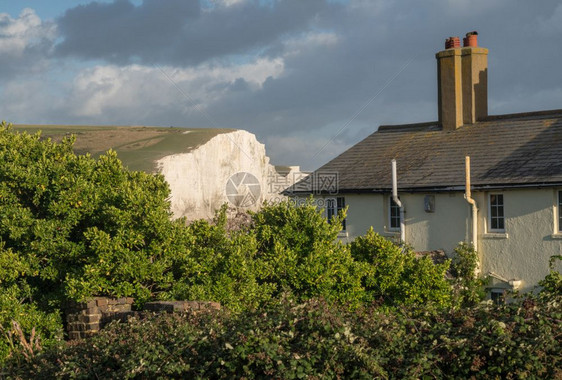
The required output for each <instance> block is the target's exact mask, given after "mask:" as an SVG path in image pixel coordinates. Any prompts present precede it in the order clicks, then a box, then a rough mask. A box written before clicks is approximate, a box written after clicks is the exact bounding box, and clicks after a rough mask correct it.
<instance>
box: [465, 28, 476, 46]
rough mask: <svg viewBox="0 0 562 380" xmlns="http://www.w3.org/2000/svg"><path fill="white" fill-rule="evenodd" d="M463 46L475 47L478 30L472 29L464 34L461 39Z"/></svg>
mask: <svg viewBox="0 0 562 380" xmlns="http://www.w3.org/2000/svg"><path fill="white" fill-rule="evenodd" d="M462 42H463V46H464V47H477V46H478V32H477V31H476V30H475V31H472V32H468V33H467V34H466V37H464V38H463V40H462Z"/></svg>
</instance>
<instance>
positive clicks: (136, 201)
mask: <svg viewBox="0 0 562 380" xmlns="http://www.w3.org/2000/svg"><path fill="white" fill-rule="evenodd" d="M73 141H74V140H73V138H65V139H63V140H62V142H61V143H55V142H52V141H50V140H41V139H40V136H39V134H36V135H29V134H27V133H15V132H13V131H12V130H11V128H10V126H9V125H6V124H5V123H2V124H1V125H0V163H1V165H0V293H1V294H2V299H3V302H4V304H3V306H5V308H4V307H3V308H2V317H0V326H1V327H2V329H3V330H4V331H10V329H11V328H12V321H11V319H13V320H14V321H16V322H17V323H18V324H19V325H20V326H21V327H22V329H23V330H24V333H25V334H30V333H31V329H32V327H31V326H32V324H33V323H36V325H35V327H36V332H37V334H39V336H40V338H41V339H42V340H43V343H44V344H48V342H49V341H50V340H51V339H52V337H54V336H55V335H56V334H57V332H58V331H60V330H61V323H60V319H61V318H60V316H59V313H60V308H61V305H62V303H63V302H64V301H65V300H66V299H74V300H82V299H85V298H87V297H90V296H93V295H110V296H132V297H135V298H136V299H137V301H138V302H141V303H142V302H144V301H146V300H147V299H150V298H157V297H164V298H165V297H169V294H168V292H169V289H170V287H171V284H172V283H173V282H174V281H175V280H176V279H177V278H175V277H174V272H173V271H172V268H173V267H174V266H175V265H176V264H177V262H178V261H182V260H183V261H185V256H186V254H188V252H189V247H190V243H191V242H192V239H191V237H190V235H189V234H188V231H187V230H186V228H185V226H184V221H182V220H179V221H171V220H170V215H171V214H170V211H169V202H168V200H167V198H168V196H169V190H168V187H167V184H166V182H165V181H164V179H163V177H161V176H154V175H149V174H145V173H141V172H130V171H128V170H127V169H126V168H124V167H123V166H122V164H121V162H120V161H119V160H118V159H117V156H116V154H115V153H114V152H108V153H107V154H106V155H102V156H101V157H100V158H99V159H93V158H92V157H90V156H87V155H86V156H79V155H76V154H74V153H73V151H72V145H73ZM14 289H16V290H14ZM30 321H35V322H33V323H32V322H30ZM0 341H1V342H0V347H2V348H0V350H2V352H4V355H5V352H6V351H5V350H6V347H7V346H9V344H10V339H8V338H7V337H6V335H5V334H4V335H2V336H0ZM2 359H3V356H2V354H1V353H0V361H1V360H2Z"/></svg>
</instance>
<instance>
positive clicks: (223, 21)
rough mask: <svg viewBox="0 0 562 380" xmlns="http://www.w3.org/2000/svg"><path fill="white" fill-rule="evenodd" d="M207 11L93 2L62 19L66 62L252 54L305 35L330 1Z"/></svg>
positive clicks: (170, 4)
mask: <svg viewBox="0 0 562 380" xmlns="http://www.w3.org/2000/svg"><path fill="white" fill-rule="evenodd" d="M212 4H214V5H213V6H210V7H207V8H203V7H201V5H200V2H199V1H197V0H165V1H162V0H144V1H143V2H142V4H140V5H138V6H135V5H134V4H132V3H131V2H130V1H128V0H115V1H114V2H112V3H98V2H93V3H90V4H88V5H82V6H78V7H75V8H72V9H69V10H67V11H66V13H65V14H64V15H63V16H62V17H60V19H59V20H58V25H59V29H60V32H61V36H62V38H63V40H62V42H61V43H60V44H59V45H58V46H57V50H56V51H57V53H58V54H59V55H61V56H74V57H78V58H82V59H104V60H106V61H108V62H111V63H115V64H120V65H125V64H130V63H143V64H154V63H158V64H169V65H176V66H181V67H185V66H189V65H197V64H200V63H202V62H205V61H208V60H213V59H223V58H228V57H231V56H236V55H247V54H250V53H251V52H252V51H253V50H256V51H259V50H260V49H262V48H264V47H267V46H268V45H269V44H271V43H273V42H275V41H277V40H279V39H280V38H283V37H284V36H285V35H286V34H287V33H298V32H300V31H303V30H307V28H308V27H310V25H311V24H312V23H313V22H314V18H315V17H316V15H318V14H319V13H320V12H321V11H322V10H323V9H326V8H334V7H335V5H331V4H330V3H328V2H326V1H324V0H307V1H302V0H282V1H281V0H275V1H273V0H272V1H270V2H267V4H262V2H261V1H258V0H254V1H249V0H248V1H232V0H231V1H220V2H214V3H212Z"/></svg>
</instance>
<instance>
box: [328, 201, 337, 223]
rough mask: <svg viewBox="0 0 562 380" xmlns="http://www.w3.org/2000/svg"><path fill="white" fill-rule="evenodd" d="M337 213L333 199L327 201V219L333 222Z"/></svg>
mask: <svg viewBox="0 0 562 380" xmlns="http://www.w3.org/2000/svg"><path fill="white" fill-rule="evenodd" d="M335 213H336V208H335V204H334V200H333V199H326V217H327V218H328V220H332V217H333V216H334V215H335Z"/></svg>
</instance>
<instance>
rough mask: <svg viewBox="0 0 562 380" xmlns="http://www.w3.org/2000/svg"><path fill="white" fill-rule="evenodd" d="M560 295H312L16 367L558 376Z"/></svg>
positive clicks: (116, 373) (190, 318)
mask: <svg viewBox="0 0 562 380" xmlns="http://www.w3.org/2000/svg"><path fill="white" fill-rule="evenodd" d="M554 299H555V300H556V302H557V303H553V302H543V301H541V300H540V299H538V298H532V297H529V298H526V299H524V300H522V301H521V302H517V303H513V304H509V305H501V306H498V305H492V304H481V305H477V306H475V307H471V308H465V309H463V310H457V309H450V310H444V309H439V310H438V309H434V308H432V307H421V306H416V307H407V306H400V307H396V308H392V309H383V308H379V307H373V306H368V307H361V308H359V309H356V310H354V311H350V310H349V309H348V308H344V307H335V306H334V305H332V304H330V303H326V302H324V301H318V300H309V301H306V302H305V303H302V304H293V303H281V304H276V305H272V306H270V307H268V308H266V309H262V310H256V311H245V312H242V313H238V314H230V313H228V312H226V311H221V312H213V313H209V314H185V315H178V314H172V315H161V316H150V315H148V316H146V318H145V319H142V318H137V319H134V320H131V321H130V322H129V323H127V324H123V323H121V324H113V325H111V326H110V327H109V328H108V329H106V330H104V331H102V332H101V333H100V334H99V335H98V336H96V337H94V338H92V339H89V340H87V341H82V342H76V343H74V344H71V345H67V346H66V347H53V348H50V349H47V350H45V351H43V352H41V353H39V354H38V355H36V356H35V357H34V358H32V359H31V360H30V361H29V362H25V363H23V365H21V364H20V365H19V366H17V365H12V364H14V363H12V362H10V363H9V365H8V366H7V368H6V371H7V373H8V374H9V375H10V376H12V377H14V378H30V377H34V378H57V379H66V378H119V379H127V378H139V379H140V378H190V379H191V378H193V379H207V378H216V379H226V378H246V379H255V378H283V379H296V378H323V379H324V378H325V379H332V378H333V379H337V378H340V379H342V378H364V379H372V378H405V379H419V378H479V379H497V378H549V379H550V378H559V377H560V376H561V375H562V371H561V370H560V368H562V357H561V354H560V353H561V352H562V343H561V339H560V336H561V335H562V325H561V324H560V320H561V318H562V311H561V310H560V308H559V305H560V301H561V298H560V294H558V295H557V296H556V297H555V298H554ZM551 301H552V300H551Z"/></svg>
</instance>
